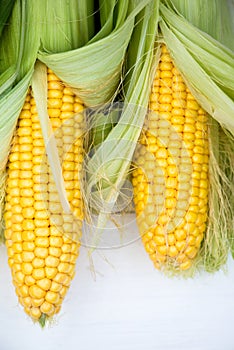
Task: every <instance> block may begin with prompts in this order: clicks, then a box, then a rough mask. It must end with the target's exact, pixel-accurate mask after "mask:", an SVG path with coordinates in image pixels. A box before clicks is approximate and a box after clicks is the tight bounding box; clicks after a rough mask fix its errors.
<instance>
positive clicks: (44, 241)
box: [35, 236, 49, 248]
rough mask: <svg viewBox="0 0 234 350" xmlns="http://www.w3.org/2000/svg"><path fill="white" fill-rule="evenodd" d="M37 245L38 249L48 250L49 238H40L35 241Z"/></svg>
mask: <svg viewBox="0 0 234 350" xmlns="http://www.w3.org/2000/svg"><path fill="white" fill-rule="evenodd" d="M35 244H36V246H37V247H44V248H47V247H49V238H48V237H40V236H39V237H37V238H36V239H35Z"/></svg>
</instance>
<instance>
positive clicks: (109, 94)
mask: <svg viewBox="0 0 234 350" xmlns="http://www.w3.org/2000/svg"><path fill="white" fill-rule="evenodd" d="M149 1H150V0H143V1H141V2H140V3H139V4H138V6H136V7H135V8H133V9H132V11H131V12H130V13H128V12H127V10H128V1H122V0H121V1H119V2H117V3H115V8H114V9H113V7H111V6H110V8H111V9H112V10H111V13H110V15H111V16H113V18H112V22H113V21H114V22H113V23H114V29H113V30H112V31H111V32H109V30H110V28H109V27H110V24H108V26H106V27H105V24H104V25H103V28H104V27H105V30H102V29H101V30H100V33H97V35H96V36H94V37H93V39H91V40H90V42H88V43H87V44H86V45H85V46H82V47H80V48H77V49H73V50H70V51H66V52H60V53H55V52H48V50H47V49H46V47H44V46H43V47H42V48H41V50H40V52H39V55H38V57H39V59H40V60H41V61H42V62H43V63H45V64H46V65H47V66H48V67H49V68H51V69H52V70H53V71H54V72H55V74H56V75H57V76H58V77H59V78H60V79H61V80H62V81H64V82H65V83H66V84H68V85H69V86H70V87H72V88H73V90H74V92H75V93H76V94H77V95H78V96H79V97H80V98H81V99H82V100H83V102H84V103H85V105H87V106H89V107H96V106H99V105H102V104H104V103H107V102H110V101H111V100H112V99H113V97H114V96H115V94H116V91H117V90H118V86H119V84H120V80H121V73H122V65H123V62H124V59H125V54H126V50H127V47H128V44H129V40H130V37H131V34H132V30H133V27H134V18H135V16H136V15H137V13H139V11H140V10H141V9H142V8H143V7H144V6H145V5H146V4H147V3H148V2H149ZM103 11H104V12H105V8H104V9H103ZM115 11H116V12H115ZM103 18H106V16H104V15H103ZM112 26H113V24H112ZM104 34H107V35H106V36H104ZM64 62H66V65H64ZM74 72H77V74H74Z"/></svg>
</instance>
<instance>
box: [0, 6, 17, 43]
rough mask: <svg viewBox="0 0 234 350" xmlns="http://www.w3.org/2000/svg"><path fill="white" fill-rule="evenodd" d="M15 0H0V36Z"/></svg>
mask: <svg viewBox="0 0 234 350" xmlns="http://www.w3.org/2000/svg"><path fill="white" fill-rule="evenodd" d="M14 3H15V0H2V1H1V12H0V37H1V34H2V30H3V28H4V27H5V26H6V25H8V23H7V22H8V18H9V16H10V14H11V11H12V9H13V6H14Z"/></svg>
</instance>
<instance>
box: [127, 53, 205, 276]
mask: <svg viewBox="0 0 234 350" xmlns="http://www.w3.org/2000/svg"><path fill="white" fill-rule="evenodd" d="M149 107H150V110H151V112H150V113H149V115H148V118H147V120H146V122H145V129H144V132H143V133H142V136H141V138H140V145H139V147H138V148H137V151H136V156H135V161H136V166H137V168H136V170H135V171H134V172H133V186H134V192H135V196H134V197H135V198H134V201H135V206H136V213H137V216H138V225H139V229H140V233H141V236H142V240H143V242H144V244H145V248H146V251H147V252H148V253H149V255H150V257H151V259H152V260H153V261H154V263H155V266H156V267H159V268H160V266H161V264H164V263H165V262H167V263H169V264H172V265H173V266H175V267H176V266H179V268H180V269H187V268H189V267H190V266H191V262H192V259H193V258H194V257H195V256H196V255H197V251H198V249H199V247H200V243H201V241H202V239H203V235H204V230H205V222H206V216H207V200H208V192H207V191H208V140H207V137H208V136H207V133H208V130H207V116H206V113H205V112H204V111H203V110H202V109H201V108H200V107H199V105H198V104H197V102H196V101H195V99H194V97H193V96H192V95H191V93H190V92H189V90H188V89H187V88H186V85H185V83H184V82H183V79H182V77H181V76H180V74H179V72H178V71H177V70H176V69H175V67H174V65H173V63H172V60H171V58H170V56H169V54H168V52H167V50H166V48H165V47H163V48H162V56H161V60H160V63H159V67H158V69H157V72H156V76H155V80H154V84H153V88H152V93H151V97H150V105H149ZM147 158H148V159H150V158H151V159H150V162H151V164H150V162H148V163H147ZM140 167H142V169H143V170H142V169H141V168H140ZM143 173H145V176H142V174H143ZM146 192H147V197H145V193H146ZM143 198H144V199H143ZM145 198H146V199H145ZM143 201H144V202H143ZM143 203H144V205H143Z"/></svg>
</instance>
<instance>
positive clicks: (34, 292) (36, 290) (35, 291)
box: [29, 284, 46, 299]
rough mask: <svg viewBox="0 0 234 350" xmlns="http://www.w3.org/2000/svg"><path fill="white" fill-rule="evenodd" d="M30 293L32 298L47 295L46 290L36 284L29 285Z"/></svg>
mask: <svg viewBox="0 0 234 350" xmlns="http://www.w3.org/2000/svg"><path fill="white" fill-rule="evenodd" d="M29 294H30V296H31V297H32V298H36V299H41V298H44V297H45V295H46V292H45V291H44V290H43V289H41V288H40V287H38V286H37V285H35V284H34V285H32V286H30V287H29Z"/></svg>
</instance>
